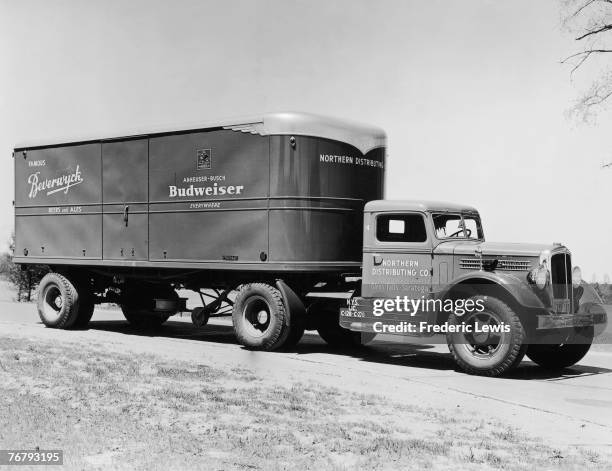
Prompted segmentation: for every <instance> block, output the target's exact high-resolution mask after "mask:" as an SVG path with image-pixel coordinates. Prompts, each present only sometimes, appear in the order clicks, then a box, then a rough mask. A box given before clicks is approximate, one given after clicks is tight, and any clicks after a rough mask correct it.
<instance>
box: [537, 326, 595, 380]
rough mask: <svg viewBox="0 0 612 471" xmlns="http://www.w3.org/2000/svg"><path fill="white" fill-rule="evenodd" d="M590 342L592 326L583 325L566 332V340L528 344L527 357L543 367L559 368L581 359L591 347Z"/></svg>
mask: <svg viewBox="0 0 612 471" xmlns="http://www.w3.org/2000/svg"><path fill="white" fill-rule="evenodd" d="M592 342H593V327H584V328H580V329H576V330H575V331H574V332H572V333H570V334H568V336H567V339H566V341H565V342H564V343H561V344H557V345H550V344H532V345H529V348H528V349H527V357H529V359H530V360H532V361H533V362H534V363H537V364H538V365H540V366H541V367H543V368H547V369H550V370H560V369H563V368H567V367H568V366H572V365H575V364H576V363H578V362H579V361H580V360H582V359H583V358H584V356H585V355H586V354H587V353H588V352H589V350H590V349H591V344H592Z"/></svg>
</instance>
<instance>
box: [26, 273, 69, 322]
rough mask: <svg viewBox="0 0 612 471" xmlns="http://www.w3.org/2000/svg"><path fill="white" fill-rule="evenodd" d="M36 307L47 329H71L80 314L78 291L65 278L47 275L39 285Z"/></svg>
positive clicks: (57, 274)
mask: <svg viewBox="0 0 612 471" xmlns="http://www.w3.org/2000/svg"><path fill="white" fill-rule="evenodd" d="M36 307H37V308H38V315H39V316H40V320H41V321H42V322H43V324H45V325H46V326H47V327H52V328H56V329H69V328H71V327H72V326H73V325H74V323H75V322H76V320H77V317H78V314H79V294H78V291H77V289H76V287H75V286H74V284H72V282H71V281H70V280H69V279H68V278H66V277H65V276H63V275H60V274H59V273H47V274H46V275H45V276H44V277H43V279H42V280H41V281H40V283H39V285H38V300H37V302H36Z"/></svg>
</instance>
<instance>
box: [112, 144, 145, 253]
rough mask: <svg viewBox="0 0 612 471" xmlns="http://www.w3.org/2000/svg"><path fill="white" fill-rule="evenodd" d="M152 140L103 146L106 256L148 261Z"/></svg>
mask: <svg viewBox="0 0 612 471" xmlns="http://www.w3.org/2000/svg"><path fill="white" fill-rule="evenodd" d="M148 159H149V143H148V139H133V140H124V141H113V142H105V143H103V144H102V200H103V205H102V206H103V209H102V211H103V216H102V237H103V238H102V255H103V258H104V259H106V260H147V258H148V256H149V241H148V226H149V217H148V198H149V192H148V180H149V177H148V168H149V163H148Z"/></svg>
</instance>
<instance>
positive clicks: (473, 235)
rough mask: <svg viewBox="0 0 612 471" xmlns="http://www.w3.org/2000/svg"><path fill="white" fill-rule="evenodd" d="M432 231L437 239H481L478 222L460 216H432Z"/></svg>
mask: <svg viewBox="0 0 612 471" xmlns="http://www.w3.org/2000/svg"><path fill="white" fill-rule="evenodd" d="M433 223H434V229H435V233H436V238H438V239H449V238H459V239H483V238H484V236H483V233H482V226H481V225H480V220H479V219H478V218H477V217H475V216H469V215H461V214H447V213H444V214H434V215H433Z"/></svg>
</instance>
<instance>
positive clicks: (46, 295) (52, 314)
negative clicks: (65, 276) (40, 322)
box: [42, 285, 64, 322]
mask: <svg viewBox="0 0 612 471" xmlns="http://www.w3.org/2000/svg"><path fill="white" fill-rule="evenodd" d="M63 305H64V297H63V296H62V292H61V290H60V289H59V287H58V286H57V285H49V286H47V287H46V288H45V290H44V292H43V306H42V307H43V315H44V316H45V319H47V321H49V322H55V321H57V320H58V319H59V317H60V313H61V311H62V306H63Z"/></svg>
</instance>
